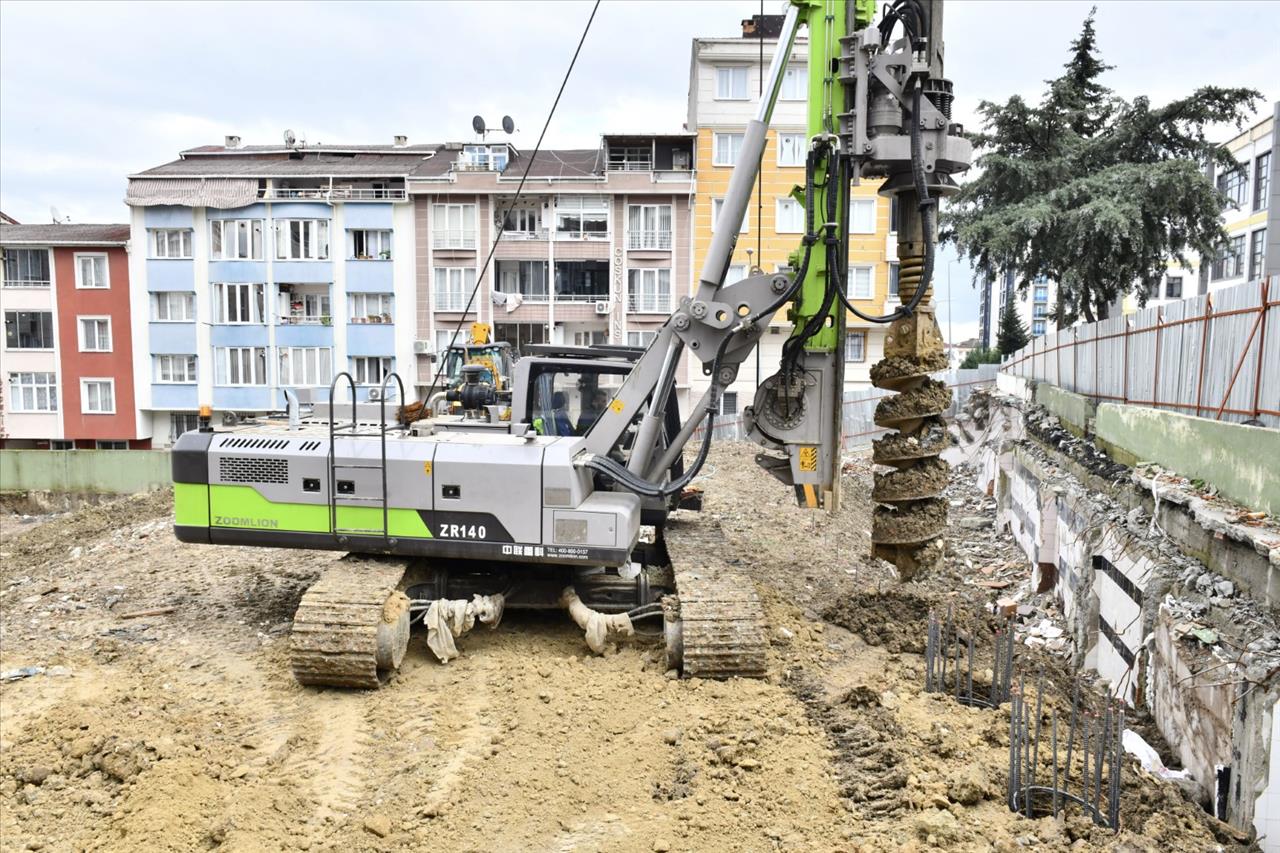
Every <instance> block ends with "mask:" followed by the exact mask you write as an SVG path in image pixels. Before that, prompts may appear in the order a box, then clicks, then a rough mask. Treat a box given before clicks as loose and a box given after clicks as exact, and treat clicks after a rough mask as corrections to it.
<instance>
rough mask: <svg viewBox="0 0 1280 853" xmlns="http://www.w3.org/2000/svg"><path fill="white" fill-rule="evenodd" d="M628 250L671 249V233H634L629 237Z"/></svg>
mask: <svg viewBox="0 0 1280 853" xmlns="http://www.w3.org/2000/svg"><path fill="white" fill-rule="evenodd" d="M627 248H628V249H670V248H671V232H670V231H632V232H630V233H629V234H628V235H627Z"/></svg>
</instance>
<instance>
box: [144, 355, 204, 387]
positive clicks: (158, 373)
mask: <svg viewBox="0 0 1280 853" xmlns="http://www.w3.org/2000/svg"><path fill="white" fill-rule="evenodd" d="M153 361H154V363H155V380H154V381H156V382H163V383H166V384H167V383H174V382H185V383H188V384H189V383H192V382H195V381H196V357H195V356H194V355H157V356H153Z"/></svg>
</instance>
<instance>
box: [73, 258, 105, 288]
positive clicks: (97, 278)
mask: <svg viewBox="0 0 1280 853" xmlns="http://www.w3.org/2000/svg"><path fill="white" fill-rule="evenodd" d="M75 257H76V287H77V288H79V289H81V290H105V289H106V288H108V287H110V286H111V277H110V275H109V274H108V273H107V256H106V255H105V254H96V253H95V254H92V255H88V254H80V253H78V252H77V253H76V256H75Z"/></svg>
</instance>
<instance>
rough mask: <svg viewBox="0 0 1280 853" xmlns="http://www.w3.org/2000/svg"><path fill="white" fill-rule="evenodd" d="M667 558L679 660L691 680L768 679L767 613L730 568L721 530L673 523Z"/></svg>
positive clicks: (699, 521) (703, 523)
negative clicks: (675, 608) (676, 609)
mask: <svg viewBox="0 0 1280 853" xmlns="http://www.w3.org/2000/svg"><path fill="white" fill-rule="evenodd" d="M665 538H666V544H667V552H668V554H669V555H670V557H671V564H672V567H673V571H674V573H675V580H676V597H677V599H678V600H679V619H680V639H679V643H678V644H677V651H678V658H679V661H680V666H681V668H682V670H683V672H684V674H685V675H686V676H688V677H690V678H735V677H736V678H763V677H764V676H765V673H766V670H767V668H768V656H767V651H766V650H767V648H768V643H767V641H766V638H765V619H764V608H763V607H762V606H761V604H760V599H759V597H758V596H757V595H756V589H755V584H754V583H752V581H751V579H750V578H748V577H747V576H746V575H743V574H741V573H739V572H735V571H732V570H731V569H729V568H727V567H726V566H725V565H724V564H723V562H722V557H721V555H723V554H724V552H725V549H724V536H723V533H722V532H721V530H720V528H719V526H718V525H716V524H715V523H714V522H712V521H710V520H709V519H706V518H705V517H702V516H698V517H697V518H696V519H687V520H681V521H679V522H673V523H669V524H668V525H667V528H666V531H665Z"/></svg>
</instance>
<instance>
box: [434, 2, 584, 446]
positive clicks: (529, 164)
mask: <svg viewBox="0 0 1280 853" xmlns="http://www.w3.org/2000/svg"><path fill="white" fill-rule="evenodd" d="M599 9H600V0H596V2H595V5H594V6H592V7H591V15H590V17H588V18H587V25H586V26H585V27H583V28H582V37H581V38H579V39H578V46H577V48H575V49H574V51H573V58H572V59H570V60H569V67H568V68H567V69H566V70H565V72H564V79H563V80H561V81H560V89H559V91H557V92H556V99H555V100H554V101H553V102H552V103H551V111H550V112H548V113H547V120H546V121H545V122H543V125H542V132H541V133H539V134H538V142H537V144H536V145H534V146H533V151H532V152H531V153H530V154H529V159H528V160H527V161H526V162H525V164H524V173H523V174H521V175H520V183H519V185H517V186H516V194H515V195H514V196H513V197H512V199H511V204H509V205H507V209H506V210H504V211H503V212H502V219H501V220H500V222H499V224H498V233H497V235H496V236H495V237H494V239H493V245H492V246H490V247H489V256H488V257H487V258H485V259H484V266H483V267H481V269H480V275H479V277H477V279H476V286H475V288H473V289H472V291H471V296H470V298H468V299H467V305H466V307H465V308H463V309H462V315H461V316H460V317H458V324H457V325H456V326H454V327H453V335H452V336H451V337H450V338H449V344H448V346H446V347H445V354H446V355H447V354H448V352H449V350H450V349H452V348H453V346H454V344H455V343H457V340H458V333H459V332H461V331H462V325H463V323H465V322H466V321H467V315H468V314H470V313H471V306H472V305H473V304H474V303H475V301H476V294H478V293H479V292H480V287H481V285H483V284H484V277H485V275H487V274H488V272H489V267H490V265H491V264H492V263H493V254H494V252H496V251H497V250H498V243H500V242H502V235H503V234H505V233H506V230H507V214H509V213H510V212H511V211H512V210H514V209H515V206H516V205H517V204H518V203H519V202H520V196H521V194H522V193H523V192H524V185H525V181H526V180H527V179H528V178H529V170H530V169H532V168H533V161H534V160H536V159H538V152H539V151H541V150H542V141H543V140H544V139H545V138H546V136H547V128H549V127H551V119H552V118H553V117H554V116H555V114H556V107H558V106H559V105H560V97H561V96H562V95H563V94H564V90H565V87H566V86H568V85H569V75H571V74H573V66H574V65H576V64H577V62H578V55H579V54H580V53H582V45H583V44H584V43H586V40H587V33H589V32H591V23H592V22H593V21H594V20H595V19H596V12H597V11H598V10H599ZM556 159H559V158H558V157H557V158H556ZM561 162H562V163H563V162H564V161H561ZM552 286H553V287H554V283H553V285H552ZM477 316H478V314H477ZM441 367H443V365H441ZM442 372H443V371H441V370H437V371H436V373H435V375H434V376H433V377H431V385H430V386H429V387H428V388H427V397H426V400H424V401H423V402H424V404H425V403H426V402H427V401H429V400H430V399H431V397H432V395H433V394H435V391H436V383H437V382H439V380H440V374H441V373H442ZM494 378H495V379H496V378H497V377H494ZM426 410H427V407H426V405H423V407H422V409H421V410H420V411H419V412H418V417H417V418H415V420H420V419H421V418H422V415H423V413H425V412H426Z"/></svg>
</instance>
